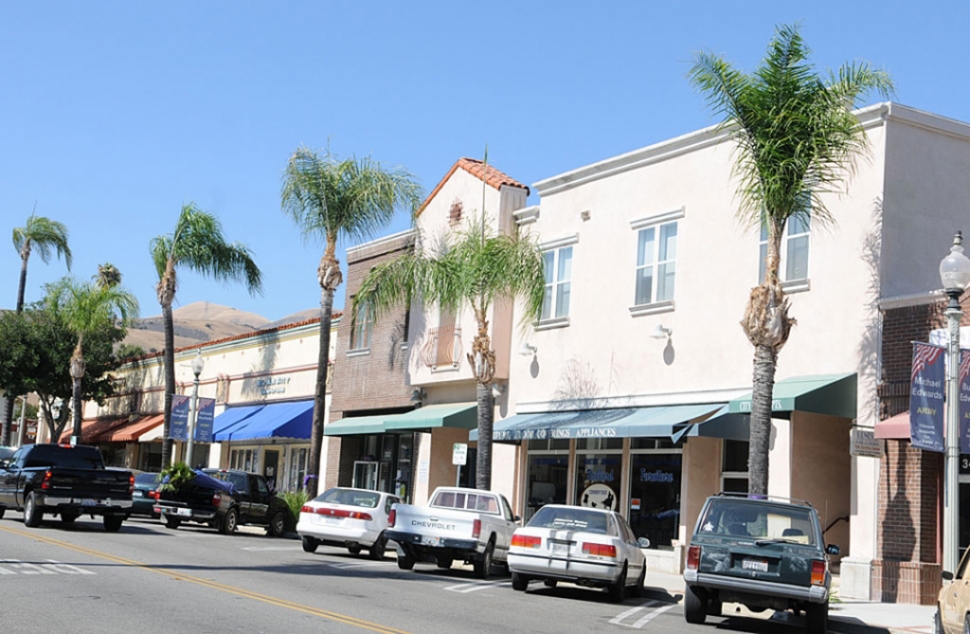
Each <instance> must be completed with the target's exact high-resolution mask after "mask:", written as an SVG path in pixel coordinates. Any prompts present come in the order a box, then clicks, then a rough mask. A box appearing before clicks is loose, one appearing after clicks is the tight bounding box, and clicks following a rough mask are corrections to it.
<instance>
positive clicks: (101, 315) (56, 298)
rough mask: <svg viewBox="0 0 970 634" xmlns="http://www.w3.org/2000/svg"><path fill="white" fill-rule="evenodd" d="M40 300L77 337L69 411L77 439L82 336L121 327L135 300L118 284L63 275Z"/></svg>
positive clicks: (135, 306) (135, 308) (135, 311)
mask: <svg viewBox="0 0 970 634" xmlns="http://www.w3.org/2000/svg"><path fill="white" fill-rule="evenodd" d="M44 301H45V302H46V304H47V307H48V308H49V309H51V310H52V312H53V313H54V314H57V315H60V316H61V318H63V319H64V322H65V323H66V324H67V326H68V328H69V329H70V330H71V332H73V333H74V335H75V336H76V337H77V344H76V345H75V346H74V353H73V354H72V355H71V379H72V382H73V384H72V391H71V411H72V413H73V417H74V432H73V434H72V435H73V436H76V437H77V439H78V442H80V441H81V414H82V411H81V407H82V403H81V380H82V379H83V378H84V339H85V337H90V336H93V335H94V334H96V333H97V332H99V331H101V330H104V329H106V328H114V327H115V326H116V323H120V325H121V327H122V328H123V327H124V326H125V325H126V324H127V323H128V322H129V320H130V319H133V318H134V317H136V316H137V314H138V300H136V299H135V297H134V295H132V294H131V293H129V292H128V291H126V290H124V289H123V288H122V287H120V286H99V285H97V284H95V283H93V282H84V283H78V282H77V281H75V280H73V279H71V278H63V279H62V280H60V281H59V282H56V283H55V284H51V285H49V286H48V287H47V296H46V297H45V299H44Z"/></svg>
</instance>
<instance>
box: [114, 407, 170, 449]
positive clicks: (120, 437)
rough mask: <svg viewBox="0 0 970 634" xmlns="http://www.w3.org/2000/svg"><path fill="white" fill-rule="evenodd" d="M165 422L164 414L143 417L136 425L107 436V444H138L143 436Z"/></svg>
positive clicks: (116, 430) (117, 430)
mask: <svg viewBox="0 0 970 634" xmlns="http://www.w3.org/2000/svg"><path fill="white" fill-rule="evenodd" d="M164 422H165V415H164V414H156V415H154V416H143V417H142V418H140V419H139V420H137V421H135V422H134V423H128V424H127V425H125V426H123V427H118V428H117V429H114V430H112V431H111V432H110V433H109V434H107V436H105V442H136V441H137V440H138V439H139V438H141V436H142V435H143V434H145V433H147V432H149V431H151V430H153V429H155V428H156V427H160V426H161V425H162V424H163V423H164Z"/></svg>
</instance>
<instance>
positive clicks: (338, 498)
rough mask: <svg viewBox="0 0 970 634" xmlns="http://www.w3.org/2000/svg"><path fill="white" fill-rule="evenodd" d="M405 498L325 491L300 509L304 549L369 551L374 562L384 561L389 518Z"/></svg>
mask: <svg viewBox="0 0 970 634" xmlns="http://www.w3.org/2000/svg"><path fill="white" fill-rule="evenodd" d="M400 501H401V498H399V497H397V496H395V495H391V494H389V493H381V492H380V491H368V490H366V489H350V488H340V487H338V488H335V489H329V490H327V491H324V492H323V493H322V494H321V495H318V496H317V497H315V498H313V499H312V500H310V501H308V502H307V503H306V504H305V505H304V506H303V508H302V509H300V520H299V522H298V523H297V525H296V532H297V533H299V535H300V539H301V540H302V541H303V550H305V551H306V552H308V553H312V552H316V550H317V546H319V545H320V544H325V545H327V546H340V547H345V548H346V549H347V550H349V551H350V553H351V554H353V555H359V554H360V551H361V550H363V549H364V548H367V549H368V551H367V552H368V555H370V558H371V559H383V558H384V550H385V549H386V547H387V535H385V534H384V531H385V529H387V517H388V515H389V514H390V512H391V507H392V506H393V505H394V504H397V503H398V502H400Z"/></svg>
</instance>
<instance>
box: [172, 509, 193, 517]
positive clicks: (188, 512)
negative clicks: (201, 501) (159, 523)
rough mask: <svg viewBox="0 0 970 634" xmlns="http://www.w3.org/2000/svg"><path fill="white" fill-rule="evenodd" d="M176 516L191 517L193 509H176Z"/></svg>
mask: <svg viewBox="0 0 970 634" xmlns="http://www.w3.org/2000/svg"><path fill="white" fill-rule="evenodd" d="M175 514H176V515H185V516H189V517H191V515H192V509H175Z"/></svg>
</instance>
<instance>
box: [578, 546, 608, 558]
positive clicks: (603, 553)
mask: <svg viewBox="0 0 970 634" xmlns="http://www.w3.org/2000/svg"><path fill="white" fill-rule="evenodd" d="M583 552H584V553H586V554H587V555H593V556H594V557H614V558H615V557H616V546H614V545H613V544H594V543H592V542H583Z"/></svg>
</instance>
